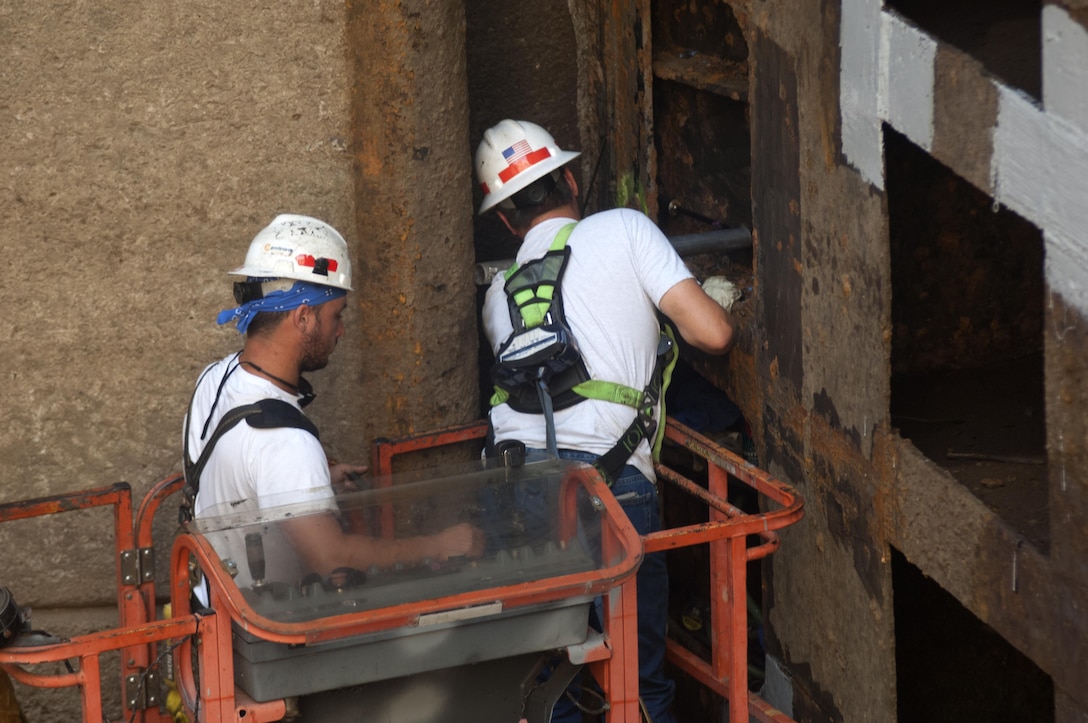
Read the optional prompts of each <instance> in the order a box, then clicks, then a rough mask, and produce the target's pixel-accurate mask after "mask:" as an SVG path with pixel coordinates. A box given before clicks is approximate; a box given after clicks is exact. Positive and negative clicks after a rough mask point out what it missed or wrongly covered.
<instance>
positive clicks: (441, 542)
mask: <svg viewBox="0 0 1088 723" xmlns="http://www.w3.org/2000/svg"><path fill="white" fill-rule="evenodd" d="M434 541H435V542H436V543H437V546H438V556H437V557H438V561H439V562H445V561H446V560H447V559H449V558H451V557H456V556H458V555H464V556H466V557H479V556H480V555H482V554H483V552H484V533H483V531H482V530H481V529H480V528H479V527H476V526H475V525H470V524H468V523H467V522H462V523H460V524H458V525H454V526H453V527H447V528H446V529H444V530H442V531H441V532H439V533H438V534H437V535H435V536H434Z"/></svg>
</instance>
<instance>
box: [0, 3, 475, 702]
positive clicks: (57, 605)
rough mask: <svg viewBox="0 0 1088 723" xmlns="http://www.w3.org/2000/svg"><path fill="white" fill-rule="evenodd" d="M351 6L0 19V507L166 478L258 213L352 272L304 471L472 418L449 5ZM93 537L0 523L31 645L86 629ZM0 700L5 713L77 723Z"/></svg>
mask: <svg viewBox="0 0 1088 723" xmlns="http://www.w3.org/2000/svg"><path fill="white" fill-rule="evenodd" d="M365 5H366V6H365V7H363V4H358V7H353V6H351V5H350V4H349V5H345V4H344V3H342V2H338V1H335V0H315V1H314V2H307V3H296V4H284V3H278V2H258V3H255V4H254V3H248V4H245V5H236V4H232V3H221V2H194V3H187V4H185V5H183V6H182V5H179V6H160V5H149V4H139V3H137V4H133V3H128V2H116V1H112V0H105V1H103V2H93V3H91V2H81V3H62V2H45V3H8V4H6V5H5V6H4V7H2V8H0V28H3V42H2V43H0V68H2V70H0V79H2V83H0V109H2V111H3V112H2V113H0V138H3V139H4V143H3V153H0V248H2V249H3V255H4V256H5V257H6V258H8V259H10V263H9V265H8V267H7V271H5V273H4V275H3V282H2V283H0V301H2V302H3V304H4V306H5V307H7V309H8V310H9V313H7V314H5V320H4V322H3V325H2V327H3V330H2V337H3V339H4V352H3V358H4V360H5V365H4V367H5V369H4V373H5V378H6V384H5V385H4V390H3V391H2V392H0V410H2V411H0V428H2V429H3V430H4V432H3V437H2V439H0V460H2V461H3V475H2V481H0V501H2V502H10V501H15V500H21V499H26V498H30V497H35V496H42V495H51V494H58V493H62V492H68V491H74V490H79V489H85V488H89V487H93V486H104V485H109V484H113V483H115V482H118V481H126V482H128V483H130V484H131V485H132V487H133V489H134V496H135V498H136V499H137V501H138V500H139V499H140V497H142V495H143V493H144V492H146V491H147V490H148V488H149V487H150V486H151V485H152V484H153V483H154V482H155V481H157V480H159V479H161V478H163V477H165V476H167V475H169V474H171V473H173V472H175V471H177V470H179V469H180V459H181V450H180V437H181V421H182V416H183V414H184V411H185V408H186V404H187V402H188V397H189V393H190V390H191V389H192V385H193V383H194V381H195V379H196V376H197V374H198V373H199V372H200V370H201V369H202V368H203V367H204V365H206V364H207V363H209V362H210V361H212V360H215V359H217V358H219V357H220V356H222V355H224V354H226V353H228V352H230V351H232V350H235V349H238V348H240V345H241V339H240V337H239V335H238V333H237V331H235V330H234V329H233V328H217V327H216V324H215V316H216V313H217V312H218V311H219V310H220V309H223V308H227V307H230V306H233V301H232V299H231V289H230V283H229V280H228V278H227V277H226V275H225V272H226V271H227V270H228V269H230V268H232V267H234V266H236V265H238V264H239V263H240V262H241V260H242V258H243V256H244V254H245V250H246V247H247V245H248V242H249V240H250V239H251V238H252V236H253V235H254V234H255V233H256V232H257V231H258V230H259V229H260V228H261V227H262V226H264V225H265V224H267V223H268V222H269V221H270V220H271V219H272V218H273V217H274V216H275V215H276V214H277V213H280V212H295V213H304V214H310V215H314V216H318V217H320V218H323V219H325V220H327V221H329V222H330V223H332V224H333V225H334V226H336V227H337V228H338V229H339V230H340V231H341V232H343V234H344V235H345V236H346V237H347V239H348V241H349V245H350V246H351V250H352V253H353V256H354V261H355V268H356V272H355V287H356V293H355V294H354V295H352V296H351V297H350V298H351V303H349V307H348V312H347V314H346V323H347V327H348V333H347V336H346V337H345V338H344V339H343V340H342V342H341V345H340V348H339V351H338V353H337V354H336V355H335V356H334V357H333V360H332V363H331V365H330V366H329V368H328V369H326V370H323V371H322V372H320V373H317V374H314V375H313V378H312V379H311V381H312V382H313V383H314V386H315V388H316V390H317V392H318V401H317V402H316V403H315V404H314V405H313V406H312V407H310V408H309V409H308V410H307V411H308V412H309V413H310V414H311V416H312V417H313V418H314V419H315V421H316V422H317V423H318V425H319V426H320V427H321V429H322V441H323V442H324V443H325V445H326V447H327V449H328V452H329V455H330V457H335V458H339V459H341V460H359V461H363V462H365V461H367V460H368V458H369V442H370V440H371V439H372V438H374V437H376V436H391V435H395V434H401V433H404V432H408V431H413V430H414V429H417V428H434V427H438V426H443V425H448V424H453V423H460V422H465V421H468V420H471V419H473V418H475V417H476V414H477V401H476V387H475V381H476V361H475V357H474V355H473V354H471V353H468V354H460V353H459V352H458V349H457V348H456V345H457V344H458V343H459V342H460V340H461V339H463V338H465V337H467V338H469V339H473V340H474V339H475V309H474V306H473V294H472V286H471V284H472V281H471V279H472V273H471V264H472V261H473V259H472V250H471V235H470V225H469V224H470V221H469V219H470V216H469V212H470V209H469V205H470V199H469V194H470V188H471V186H470V184H471V181H470V175H469V173H470V169H469V167H468V158H469V149H468V142H469V140H468V133H467V105H466V102H465V99H464V93H463V92H459V89H463V88H464V87H465V67H464V47H463V44H464V29H463V28H464V19H463V11H462V10H461V6H460V4H459V3H448V4H442V8H441V11H440V12H438V11H437V9H436V7H435V4H434V3H430V2H424V1H422V0H421V1H419V2H404V3H399V4H397V6H396V7H392V6H390V7H384V6H383V7H382V8H374V7H371V6H370V4H365ZM414 425H418V427H417V426H414ZM174 514H175V513H174V509H173V508H172V507H171V509H169V510H168V511H167V512H166V513H165V517H167V518H173V517H174ZM171 532H172V526H171V522H170V520H166V522H165V523H164V525H163V530H162V532H161V534H160V539H161V541H162V546H163V548H164V549H165V548H166V546H167V545H168V540H169V536H170V534H171ZM111 540H112V529H111V519H110V516H109V514H108V513H69V514H66V515H59V516H54V518H52V519H49V520H45V521H30V522H20V523H11V524H10V525H6V526H4V528H3V529H0V544H3V545H4V546H5V549H6V550H8V553H7V554H5V555H4V563H3V566H2V568H0V584H4V585H7V586H9V587H10V588H11V589H12V591H13V593H14V595H15V598H16V600H17V601H18V602H19V604H20V605H24V606H31V607H32V608H33V609H34V610H35V614H34V622H35V624H36V626H38V627H42V628H47V629H49V630H50V631H51V632H56V633H57V634H76V633H80V632H86V631H87V630H88V629H90V628H95V627H98V628H100V627H103V626H108V625H110V624H112V618H113V617H114V616H113V615H112V614H110V612H109V610H110V607H111V606H112V605H113V596H114V591H113V580H114V569H113V554H112V548H111ZM163 554H164V555H165V553H163ZM160 560H165V557H160ZM162 564H163V565H164V566H165V563H164V562H163V563H162ZM114 675H115V674H112V673H111V674H110V675H109V677H108V678H107V682H106V685H105V690H106V691H107V693H108V694H109V695H110V696H111V702H110V705H112V706H114V707H113V708H112V709H111V708H108V710H112V715H114V716H117V715H119V713H120V710H119V709H117V708H116V706H117V705H118V703H117V684H116V680H115V677H114ZM19 695H20V699H21V700H22V702H23V706H24V708H25V709H26V711H27V716H28V719H29V720H33V721H48V720H73V719H75V718H76V717H77V716H78V713H76V712H75V711H76V710H77V709H78V700H76V699H75V698H74V697H73V696H68V695H66V694H64V693H58V692H53V691H29V690H26V689H23V688H21V687H20V690H19ZM73 706H75V707H73Z"/></svg>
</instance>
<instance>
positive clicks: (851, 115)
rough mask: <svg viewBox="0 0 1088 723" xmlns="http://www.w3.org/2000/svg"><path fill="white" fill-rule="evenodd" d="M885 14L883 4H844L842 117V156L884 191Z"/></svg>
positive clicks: (870, 0)
mask: <svg viewBox="0 0 1088 723" xmlns="http://www.w3.org/2000/svg"><path fill="white" fill-rule="evenodd" d="M880 8H881V0H842V22H841V25H840V28H839V31H840V35H841V38H842V59H841V66H840V68H839V112H840V113H841V114H842V152H843V155H844V156H845V157H846V159H847V160H848V161H849V162H850V164H851V165H853V166H854V168H856V169H858V171H859V172H860V173H861V175H862V177H863V178H864V179H865V180H866V181H867V182H868V183H871V184H873V185H874V186H876V187H877V188H879V189H883V188H884V143H883V138H882V135H881V128H880V124H881V105H882V103H881V101H880V86H881V82H880V73H881V72H882V70H881V65H880V26H881V11H880Z"/></svg>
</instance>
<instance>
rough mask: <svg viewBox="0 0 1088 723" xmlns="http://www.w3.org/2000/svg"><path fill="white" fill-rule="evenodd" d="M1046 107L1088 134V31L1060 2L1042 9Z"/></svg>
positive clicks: (1044, 97) (1049, 111)
mask: <svg viewBox="0 0 1088 723" xmlns="http://www.w3.org/2000/svg"><path fill="white" fill-rule="evenodd" d="M1043 107H1045V108H1046V111H1047V113H1053V114H1054V115H1056V116H1060V117H1061V118H1064V119H1065V120H1066V121H1068V122H1069V123H1072V124H1073V125H1074V126H1076V127H1077V128H1079V129H1080V130H1081V131H1083V132H1085V133H1088V30H1086V29H1085V28H1084V26H1083V25H1081V24H1080V23H1078V22H1077V21H1075V20H1073V18H1071V17H1069V13H1067V12H1066V11H1065V10H1064V9H1063V8H1062V7H1061V6H1059V5H1047V6H1045V7H1044V8H1043Z"/></svg>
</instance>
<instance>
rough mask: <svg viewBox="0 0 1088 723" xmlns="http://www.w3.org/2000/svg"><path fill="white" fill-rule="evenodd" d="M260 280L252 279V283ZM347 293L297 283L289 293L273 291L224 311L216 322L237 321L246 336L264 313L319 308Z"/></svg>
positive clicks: (241, 331)
mask: <svg viewBox="0 0 1088 723" xmlns="http://www.w3.org/2000/svg"><path fill="white" fill-rule="evenodd" d="M259 280H260V279H250V281H259ZM347 293H348V292H347V291H345V290H344V289H337V288H334V287H332V286H320V285H318V284H311V283H310V282H308V281H296V282H295V285H294V286H292V287H291V288H290V289H288V290H287V291H273V292H272V293H270V294H269V295H268V296H266V297H264V298H263V299H256V300H255V301H250V302H247V303H245V304H242V305H241V306H239V307H237V308H235V309H224V310H223V311H220V312H219V316H218V317H217V318H216V320H215V321H216V323H217V324H220V325H223V324H227V323H229V322H232V321H235V320H237V322H238V331H239V333H241V334H245V333H246V329H248V328H249V324H250V322H251V321H253V317H255V316H256V315H257V314H259V313H261V312H262V311H289V310H291V309H297V308H298V307H300V306H303V305H305V306H317V305H318V304H324V303H325V302H327V301H332V300H333V299H339V298H340V297H341V296H345V295H347Z"/></svg>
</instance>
